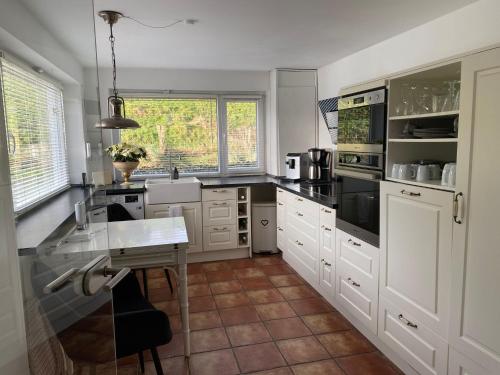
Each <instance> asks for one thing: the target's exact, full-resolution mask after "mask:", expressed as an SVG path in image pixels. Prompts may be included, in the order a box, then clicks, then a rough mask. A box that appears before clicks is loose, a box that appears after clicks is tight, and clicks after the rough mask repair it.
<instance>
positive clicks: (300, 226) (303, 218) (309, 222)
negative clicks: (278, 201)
mask: <svg viewBox="0 0 500 375" xmlns="http://www.w3.org/2000/svg"><path fill="white" fill-rule="evenodd" d="M290 224H291V225H293V226H294V227H295V228H297V231H298V232H301V233H303V234H304V235H306V236H307V237H310V238H311V239H313V240H315V241H317V240H318V237H319V231H318V223H317V221H316V222H315V221H314V219H313V218H312V217H311V216H310V215H305V214H302V213H300V212H299V211H294V212H287V215H286V226H287V228H288V226H289V225H290Z"/></svg>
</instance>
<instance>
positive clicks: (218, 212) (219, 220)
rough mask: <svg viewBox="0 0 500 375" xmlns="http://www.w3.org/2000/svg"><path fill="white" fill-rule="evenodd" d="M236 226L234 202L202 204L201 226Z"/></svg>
mask: <svg viewBox="0 0 500 375" xmlns="http://www.w3.org/2000/svg"><path fill="white" fill-rule="evenodd" d="M233 224H236V201H233V200H229V201H213V202H203V226H212V225H233Z"/></svg>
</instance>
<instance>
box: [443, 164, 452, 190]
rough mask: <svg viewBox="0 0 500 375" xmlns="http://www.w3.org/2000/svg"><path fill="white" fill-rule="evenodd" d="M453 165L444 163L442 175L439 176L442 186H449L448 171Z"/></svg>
mask: <svg viewBox="0 0 500 375" xmlns="http://www.w3.org/2000/svg"><path fill="white" fill-rule="evenodd" d="M453 164H454V163H446V164H445V165H444V167H443V174H442V175H441V185H443V186H449V185H448V181H449V176H450V170H451V167H452V165H453Z"/></svg>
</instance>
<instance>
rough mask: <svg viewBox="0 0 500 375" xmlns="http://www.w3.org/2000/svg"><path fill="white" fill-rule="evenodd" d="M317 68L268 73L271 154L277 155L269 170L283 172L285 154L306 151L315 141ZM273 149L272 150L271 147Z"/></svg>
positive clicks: (277, 173)
mask: <svg viewBox="0 0 500 375" xmlns="http://www.w3.org/2000/svg"><path fill="white" fill-rule="evenodd" d="M316 75H317V72H316V70H307V69H305V70H288V69H278V70H273V71H272V72H271V111H270V118H271V121H270V127H269V129H270V130H269V131H270V133H271V134H269V138H270V147H271V150H270V152H269V154H270V155H276V158H277V160H275V163H273V164H274V165H273V166H272V170H271V172H272V173H273V174H276V175H278V176H283V175H285V156H286V154H287V153H289V152H305V151H307V149H309V148H311V147H314V146H315V145H316V143H317V130H318V125H317V122H318V110H317V103H318V99H317V96H318V95H317V77H316ZM274 148H275V149H274Z"/></svg>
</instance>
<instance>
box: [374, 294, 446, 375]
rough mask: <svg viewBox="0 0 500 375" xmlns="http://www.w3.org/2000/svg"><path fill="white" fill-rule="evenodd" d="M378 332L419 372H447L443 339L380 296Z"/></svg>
mask: <svg viewBox="0 0 500 375" xmlns="http://www.w3.org/2000/svg"><path fill="white" fill-rule="evenodd" d="M378 335H379V337H380V339H381V340H382V341H383V342H384V343H385V344H387V345H388V346H389V347H390V348H391V349H393V350H394V351H395V352H396V353H398V354H399V355H400V356H401V357H402V358H403V359H405V360H406V361H407V362H408V363H409V364H410V365H411V366H412V367H413V368H414V369H416V370H417V371H418V373H419V374H421V375H445V374H446V373H447V362H448V344H447V343H446V341H444V340H443V339H441V338H440V337H439V336H438V335H436V334H435V333H434V332H432V331H431V330H430V329H429V328H427V327H425V326H424V325H423V324H422V323H421V322H420V321H418V320H416V319H415V318H414V317H413V316H411V315H410V314H408V313H407V312H406V311H403V310H402V309H399V308H397V307H396V305H395V304H392V303H391V302H389V301H388V300H387V299H385V298H383V297H381V298H380V313H379V333H378Z"/></svg>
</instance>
